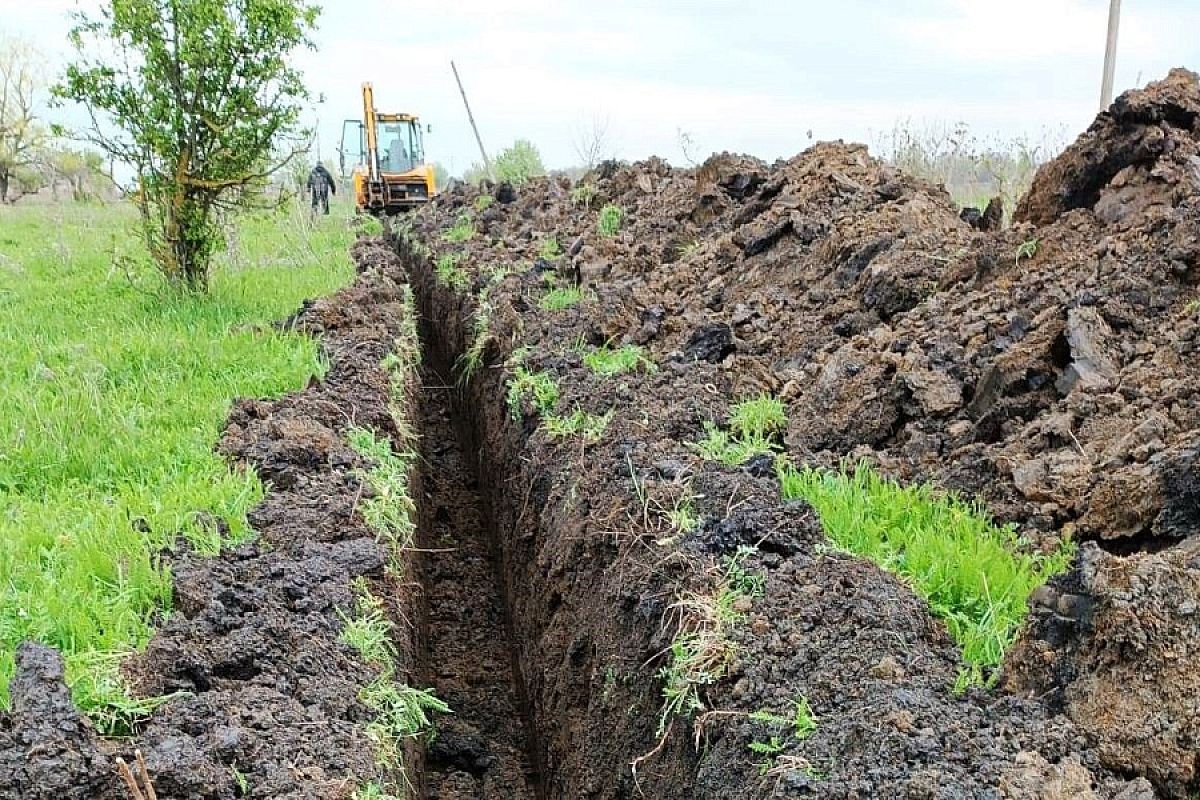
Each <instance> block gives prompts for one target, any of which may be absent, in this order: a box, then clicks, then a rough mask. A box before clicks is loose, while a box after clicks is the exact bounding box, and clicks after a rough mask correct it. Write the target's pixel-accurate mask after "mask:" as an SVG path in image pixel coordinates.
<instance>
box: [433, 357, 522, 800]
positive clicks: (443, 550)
mask: <svg viewBox="0 0 1200 800" xmlns="http://www.w3.org/2000/svg"><path fill="white" fill-rule="evenodd" d="M423 384H424V385H423V389H422V396H421V399H420V412H419V415H418V418H419V421H420V429H419V430H420V437H421V446H420V450H421V460H422V463H421V471H422V484H423V489H424V491H423V493H424V496H423V497H422V498H420V499H419V501H418V502H419V505H420V506H421V507H420V509H419V514H418V517H419V520H420V527H419V530H418V533H417V542H418V546H419V547H420V548H421V549H422V550H423V551H424V552H423V553H422V556H421V568H420V574H421V581H422V584H423V590H424V592H425V604H426V609H427V611H426V619H425V624H424V626H423V637H422V638H423V647H422V650H423V653H422V660H423V661H422V667H423V669H422V672H423V676H422V677H423V678H424V680H425V681H426V684H427V685H428V686H430V687H432V688H433V689H434V690H435V691H436V693H437V695H438V697H439V698H441V699H442V700H444V701H445V702H446V703H448V704H449V706H450V708H451V709H452V710H453V714H448V715H445V716H442V717H440V718H439V719H438V722H437V732H436V735H435V736H434V738H433V740H432V741H431V742H430V743H429V745H428V746H427V748H426V756H425V770H424V775H423V776H422V779H421V784H422V785H423V789H424V793H423V796H424V797H426V798H430V800H459V798H478V799H479V800H484V798H488V799H489V800H491V799H493V798H514V800H541V798H542V797H543V794H542V790H541V786H540V780H539V776H538V773H537V769H536V766H535V761H534V760H533V759H531V758H530V755H529V754H530V752H532V750H533V748H532V746H531V745H532V739H531V738H530V735H529V733H530V728H529V725H528V721H527V720H528V717H527V710H526V704H525V701H524V692H523V688H522V684H521V681H520V674H519V671H518V669H517V665H516V663H515V658H514V652H515V650H514V648H513V642H512V634H511V630H512V627H511V624H510V620H509V618H508V610H507V605H506V601H505V595H504V592H503V591H502V583H501V580H500V576H499V570H498V568H497V563H498V548H497V543H496V542H495V541H494V540H493V536H492V533H491V526H489V525H488V524H487V523H488V520H487V517H486V507H485V504H484V503H483V500H482V496H481V494H480V491H479V483H478V476H477V474H476V469H475V466H474V461H475V460H474V459H470V458H467V457H465V453H466V452H467V451H468V450H469V448H464V446H463V441H462V440H461V439H460V438H459V436H460V434H461V433H462V432H463V431H464V429H465V426H463V425H457V424H455V423H456V420H455V418H454V416H453V415H454V413H455V411H454V404H453V402H452V400H453V398H452V397H451V392H452V391H453V390H452V389H451V388H449V387H448V386H447V385H446V381H445V379H444V377H443V376H442V375H441V374H440V373H439V372H438V371H437V370H436V369H432V368H428V367H427V368H426V370H425V372H424V375H423Z"/></svg>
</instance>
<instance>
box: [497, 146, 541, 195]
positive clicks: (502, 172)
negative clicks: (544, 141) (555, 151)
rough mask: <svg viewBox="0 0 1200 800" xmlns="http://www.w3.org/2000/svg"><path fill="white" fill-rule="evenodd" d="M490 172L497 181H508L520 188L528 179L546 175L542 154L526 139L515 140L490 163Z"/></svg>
mask: <svg viewBox="0 0 1200 800" xmlns="http://www.w3.org/2000/svg"><path fill="white" fill-rule="evenodd" d="M492 172H493V173H494V174H495V176H496V180H498V181H510V182H511V183H513V184H515V185H517V186H521V185H524V184H526V183H528V182H529V179H530V178H536V177H538V176H539V175H545V174H546V167H545V165H544V164H542V154H541V153H539V152H538V149H537V148H536V147H534V145H533V143H532V142H530V141H529V140H528V139H517V140H516V141H515V142H513V143H512V146H511V147H508V148H506V149H504V150H501V151H500V154H499V155H497V156H496V158H495V159H494V160H493V161H492Z"/></svg>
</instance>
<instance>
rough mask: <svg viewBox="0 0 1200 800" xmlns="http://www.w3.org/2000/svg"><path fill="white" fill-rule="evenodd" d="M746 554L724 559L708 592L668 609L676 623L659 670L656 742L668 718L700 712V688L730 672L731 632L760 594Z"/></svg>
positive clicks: (733, 648)
mask: <svg viewBox="0 0 1200 800" xmlns="http://www.w3.org/2000/svg"><path fill="white" fill-rule="evenodd" d="M750 552H752V551H751V550H750V549H748V548H740V549H739V550H738V553H737V554H736V555H734V556H732V557H731V558H729V559H727V560H726V563H725V568H724V570H722V571H721V572H720V573H719V574H720V577H719V578H718V580H717V585H716V586H715V587H714V589H713V591H712V592H710V593H699V592H689V593H687V594H685V595H684V596H683V597H682V598H681V599H680V600H678V601H677V602H676V603H675V604H674V605H673V606H672V608H673V610H675V611H676V612H678V613H679V616H680V624H679V630H678V632H677V633H676V635H675V638H674V639H673V640H672V641H671V646H670V648H669V651H668V656H669V657H668V663H667V665H666V666H665V667H663V668H662V669H661V670H660V671H659V675H660V677H662V679H663V681H664V684H663V706H662V709H661V711H660V712H659V719H658V736H659V737H663V736H665V735H666V733H667V729H668V728H669V726H670V724H671V721H672V720H673V719H675V718H677V717H684V718H686V717H690V716H691V715H692V714H694V713H695V712H697V711H701V710H703V709H704V703H703V701H702V700H701V698H700V690H701V688H703V687H704V686H708V685H711V684H713V683H716V682H717V681H719V680H720V679H721V678H723V677H724V676H725V674H726V672H727V671H728V669H729V664H730V662H731V661H732V660H733V657H734V655H735V654H736V646H735V645H734V643H733V641H732V639H731V638H730V632H731V629H732V627H733V626H735V625H737V624H740V623H741V622H742V621H743V620H744V619H745V610H744V609H745V607H746V605H747V604H748V603H749V601H750V599H751V598H753V597H756V596H758V595H760V594H761V592H762V586H763V580H764V578H763V576H761V575H757V574H755V573H751V572H748V571H747V570H746V569H745V568H744V567H743V565H742V562H743V561H744V559H745V558H746V556H747V555H748V554H749V553H750Z"/></svg>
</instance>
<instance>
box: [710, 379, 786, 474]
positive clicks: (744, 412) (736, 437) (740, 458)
mask: <svg viewBox="0 0 1200 800" xmlns="http://www.w3.org/2000/svg"><path fill="white" fill-rule="evenodd" d="M786 427H787V415H786V412H785V410H784V407H783V401H781V400H780V399H779V398H777V397H772V396H770V395H768V394H760V395H759V396H758V397H755V398H751V399H749V400H743V401H742V402H740V403H736V404H734V406H733V408H731V409H730V412H729V429H728V430H725V429H722V428H720V427H718V426H717V425H715V424H713V423H711V422H709V423H705V426H704V431H705V436H704V438H703V439H702V440H701V441H700V442H698V443H697V444H696V449H697V450H698V451H699V452H700V455H701V456H703V457H704V458H706V459H708V460H709V461H718V462H720V463H722V464H725V465H726V466H730V467H736V466H740V465H742V464H744V463H746V462H747V461H749V460H750V459H752V458H754V457H755V456H758V455H763V454H770V453H774V452H777V451H778V450H779V449H780V444H779V438H780V435H781V434H782V433H783V430H784V428H786Z"/></svg>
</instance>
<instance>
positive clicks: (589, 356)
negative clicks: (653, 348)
mask: <svg viewBox="0 0 1200 800" xmlns="http://www.w3.org/2000/svg"><path fill="white" fill-rule="evenodd" d="M583 363H584V365H585V366H586V367H587V368H588V369H590V370H591V371H592V372H594V373H596V374H597V375H603V376H605V377H611V376H613V375H621V374H623V373H626V372H633V371H635V370H639V369H640V370H643V371H644V372H655V371H657V370H658V365H656V364H655V363H654V362H653V361H651V360H650V358H649V357H648V356H647V355H646V351H645V350H644V349H643V348H641V347H638V346H637V345H633V344H627V345H625V346H623V347H618V348H616V349H615V350H614V349H612V348H610V347H609V346H608V345H605V346H603V347H598V348H596V349H595V350H593V351H592V352H590V353H586V354H584V356H583Z"/></svg>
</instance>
